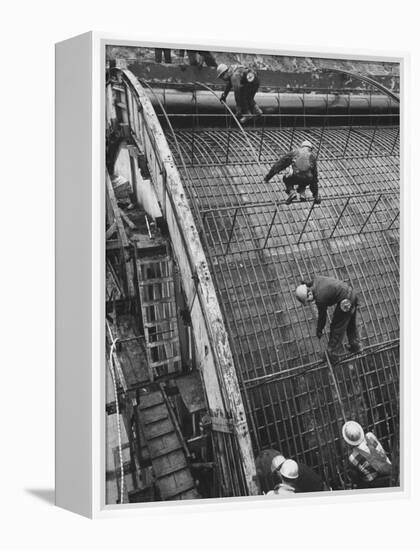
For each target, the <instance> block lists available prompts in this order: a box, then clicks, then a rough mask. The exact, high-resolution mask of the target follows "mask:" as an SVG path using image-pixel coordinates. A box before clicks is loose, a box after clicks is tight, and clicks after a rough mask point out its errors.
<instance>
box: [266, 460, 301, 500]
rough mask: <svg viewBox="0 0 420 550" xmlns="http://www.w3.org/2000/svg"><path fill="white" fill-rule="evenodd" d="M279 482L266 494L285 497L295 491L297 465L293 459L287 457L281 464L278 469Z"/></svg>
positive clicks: (297, 473)
mask: <svg viewBox="0 0 420 550" xmlns="http://www.w3.org/2000/svg"><path fill="white" fill-rule="evenodd" d="M279 475H280V480H281V481H280V483H278V484H277V485H276V486H275V487H274V489H273V490H272V491H269V492H268V493H267V495H276V496H278V497H287V496H290V495H293V494H295V493H296V483H297V479H298V477H299V466H298V465H297V463H296V462H295V461H294V460H290V459H287V460H285V461H284V462H283V464H282V465H281V468H280V470H279Z"/></svg>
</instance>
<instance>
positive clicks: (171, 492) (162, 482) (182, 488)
mask: <svg viewBox="0 0 420 550" xmlns="http://www.w3.org/2000/svg"><path fill="white" fill-rule="evenodd" d="M157 485H158V487H159V490H160V493H161V496H162V498H164V499H167V498H173V497H174V496H176V495H179V494H180V493H185V492H186V491H189V490H190V489H193V488H194V487H195V483H194V479H193V477H192V475H191V472H190V471H189V470H188V469H187V468H185V469H184V470H179V471H178V472H175V473H174V474H171V475H169V476H165V477H163V478H161V479H159V480H158V482H157Z"/></svg>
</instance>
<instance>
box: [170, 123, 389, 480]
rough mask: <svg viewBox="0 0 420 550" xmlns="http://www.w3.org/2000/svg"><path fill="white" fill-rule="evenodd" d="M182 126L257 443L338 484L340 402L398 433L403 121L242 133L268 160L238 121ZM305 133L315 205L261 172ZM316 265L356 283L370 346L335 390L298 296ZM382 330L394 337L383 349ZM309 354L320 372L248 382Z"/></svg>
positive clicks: (311, 314) (382, 430) (188, 169)
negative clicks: (289, 195)
mask: <svg viewBox="0 0 420 550" xmlns="http://www.w3.org/2000/svg"><path fill="white" fill-rule="evenodd" d="M263 131H264V134H263ZM175 133H176V140H177V141H178V144H179V148H180V151H181V152H182V155H183V158H184V161H185V162H184V164H183V165H182V166H180V165H179V170H180V172H181V175H182V176H183V177H184V179H185V181H186V184H187V187H188V192H189V194H190V198H191V200H193V201H194V202H195V203H196V204H197V205H198V211H199V212H200V215H201V220H199V221H200V222H201V223H202V227H203V229H204V233H205V237H206V238H205V241H206V248H207V250H206V252H207V255H208V258H209V263H210V265H211V269H212V275H213V277H214V280H215V284H216V289H217V291H218V294H219V298H220V303H221V306H222V310H223V314H224V317H225V320H226V323H227V327H228V330H229V335H230V339H231V346H232V350H233V354H234V357H235V362H236V366H237V370H238V377H239V379H240V380H241V383H242V388H243V392H244V393H246V398H245V402H246V404H247V414H248V416H249V418H250V425H251V427H252V435H253V440H254V445H255V450H256V451H258V450H260V449H263V448H268V447H274V448H278V449H280V450H281V451H283V452H284V453H285V454H287V455H288V456H292V457H295V458H299V459H301V460H303V461H305V462H307V463H308V464H310V465H312V466H314V467H315V468H316V469H318V471H320V472H321V473H323V475H324V476H325V479H326V480H328V481H329V482H330V483H331V484H332V485H333V486H335V487H339V486H340V483H341V482H340V480H342V479H343V476H344V477H345V467H344V465H345V458H344V457H345V451H344V448H343V447H342V445H341V442H340V433H341V432H340V428H341V424H342V422H343V421H344V419H343V413H342V411H343V410H345V411H347V413H346V414H347V417H348V418H350V417H351V418H356V419H358V420H359V421H360V422H362V423H364V425H365V427H366V428H367V429H368V428H369V429H373V428H374V429H375V431H376V432H377V434H378V435H379V436H380V437H381V438H382V441H383V443H384V444H385V447H386V448H387V450H390V448H391V444H393V434H394V433H396V432H397V428H396V422H397V421H398V387H397V386H398V364H399V356H398V338H399V225H398V213H399V158H398V151H399V131H398V128H395V127H380V128H379V127H376V126H371V127H357V128H356V127H349V128H345V127H340V128H338V127H331V128H323V129H321V128H306V129H303V128H280V129H273V128H269V129H265V130H264V129H259V130H255V129H251V130H248V131H247V135H248V138H249V140H250V141H251V143H252V145H253V146H254V151H257V152H259V153H258V155H259V159H260V161H261V167H262V168H263V170H262V169H261V167H260V166H259V165H258V164H257V163H256V162H255V160H254V157H253V155H252V154H251V152H250V151H249V146H248V144H247V143H246V140H245V139H244V137H243V136H242V135H241V133H240V132H239V131H237V130H235V129H234V128H233V127H232V128H227V129H219V130H214V129H208V128H199V129H197V128H196V129H195V130H194V131H191V130H188V131H187V130H177V131H176V132H175ZM167 138H168V141H169V142H171V140H172V141H173V140H174V139H175V138H174V136H173V135H171V136H169V135H168V136H167ZM303 139H309V140H311V141H312V142H313V143H314V146H315V150H317V151H318V159H319V163H318V170H319V177H320V189H321V196H322V197H323V203H322V204H321V205H320V206H315V207H314V206H313V205H311V204H310V203H294V204H292V205H291V206H286V205H285V204H284V202H283V201H284V197H285V194H284V188H283V185H282V183H281V182H280V181H279V179H278V177H274V178H273V180H272V181H271V182H270V183H264V182H263V177H264V175H265V174H266V173H267V172H268V169H269V167H270V165H271V163H272V162H273V161H274V160H276V159H277V158H278V156H279V154H280V153H281V152H285V151H287V150H289V148H290V147H293V146H296V145H297V144H299V143H300V142H301V141H302V140H303ZM174 149H175V148H173V150H174ZM179 160H180V159H179V158H178V159H177V162H178V164H179ZM273 195H274V196H276V197H278V200H279V202H278V203H277V205H276V204H274V203H273ZM313 274H321V275H333V276H335V277H337V278H339V279H342V280H345V281H348V282H349V283H351V284H352V286H353V287H354V288H355V289H356V290H357V291H358V292H359V296H360V308H359V311H360V313H359V323H360V328H361V337H362V341H363V344H364V345H365V346H373V348H372V351H371V352H370V353H369V355H368V357H364V358H359V359H356V360H354V362H352V363H351V364H350V365H349V364H348V363H346V364H344V365H343V366H340V365H339V366H338V368H337V369H336V370H335V377H336V379H335V380H334V382H335V383H336V385H337V388H338V389H339V393H340V395H337V391H336V390H335V389H334V388H335V385H334V384H333V383H332V380H331V376H332V375H331V373H330V372H329V371H328V369H327V366H326V364H325V363H322V364H321V365H319V358H320V355H321V351H322V349H324V348H325V345H326V342H318V340H317V339H316V338H315V337H314V332H315V324H316V317H317V313H316V311H315V310H312V309H311V308H303V307H302V306H300V305H299V304H298V303H297V302H296V300H295V298H294V288H295V286H296V284H298V283H299V281H300V279H301V278H302V277H304V278H309V277H311V276H313ZM385 341H396V342H397V344H395V345H394V347H393V348H391V349H390V350H387V351H383V350H381V349H378V350H377V351H375V345H381V343H383V342H385ZM306 364H308V365H313V366H314V365H315V366H316V368H315V370H312V371H311V372H308V373H306V374H302V375H296V376H293V377H290V378H287V379H285V380H281V381H279V380H273V381H270V382H267V383H266V384H264V385H262V386H257V387H250V388H248V389H247V388H246V386H247V381H248V380H251V379H252V380H255V379H257V380H258V379H262V378H264V377H267V376H270V375H272V374H275V373H279V372H280V373H281V372H282V371H284V372H287V371H289V370H290V369H293V368H295V367H300V366H301V365H306ZM356 390H357V391H356Z"/></svg>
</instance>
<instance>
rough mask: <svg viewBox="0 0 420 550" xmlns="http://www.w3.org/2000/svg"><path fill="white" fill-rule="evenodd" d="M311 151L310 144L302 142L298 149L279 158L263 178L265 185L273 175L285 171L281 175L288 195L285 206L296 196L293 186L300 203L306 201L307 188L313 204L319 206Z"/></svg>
mask: <svg viewBox="0 0 420 550" xmlns="http://www.w3.org/2000/svg"><path fill="white" fill-rule="evenodd" d="M312 150H313V145H312V143H311V142H310V141H307V140H305V141H303V142H302V143H301V145H300V147H297V148H296V149H293V151H290V152H289V153H286V154H285V155H283V156H282V157H280V159H279V160H278V161H277V162H276V163H275V164H273V166H272V167H271V169H270V171H269V172H268V174H267V175H266V176H265V178H264V181H265V182H266V183H267V182H269V181H270V180H271V178H272V177H273V176H274V175H275V174H278V173H279V172H282V171H283V170H286V169H287V172H286V173H285V174H284V175H283V182H284V184H285V186H286V193H287V194H288V195H289V196H288V198H287V200H286V203H287V204H290V203H291V202H292V201H293V199H295V198H296V196H297V195H296V191H295V189H294V187H295V185H296V186H297V191H298V193H299V195H300V200H301V201H305V200H306V187H308V186H309V188H310V190H311V191H312V195H313V198H314V200H315V203H316V204H320V202H321V199H320V198H319V190H318V168H317V164H316V157H315V155H314V153H313V152H312Z"/></svg>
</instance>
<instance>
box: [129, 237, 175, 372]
mask: <svg viewBox="0 0 420 550" xmlns="http://www.w3.org/2000/svg"><path fill="white" fill-rule="evenodd" d="M137 274H138V277H137V278H138V286H139V296H140V306H141V314H142V321H143V329H144V336H145V343H146V354H147V362H148V365H149V376H150V380H151V381H153V380H155V379H156V378H159V377H161V376H165V375H168V374H174V373H177V372H179V371H180V370H181V353H180V344H179V333H178V317H177V307H176V300H175V285H174V279H173V262H172V258H171V257H170V255H169V253H168V248H167V245H165V248H164V250H163V251H162V250H161V251H160V252H155V254H154V255H153V256H146V257H139V256H138V257H137Z"/></svg>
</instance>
